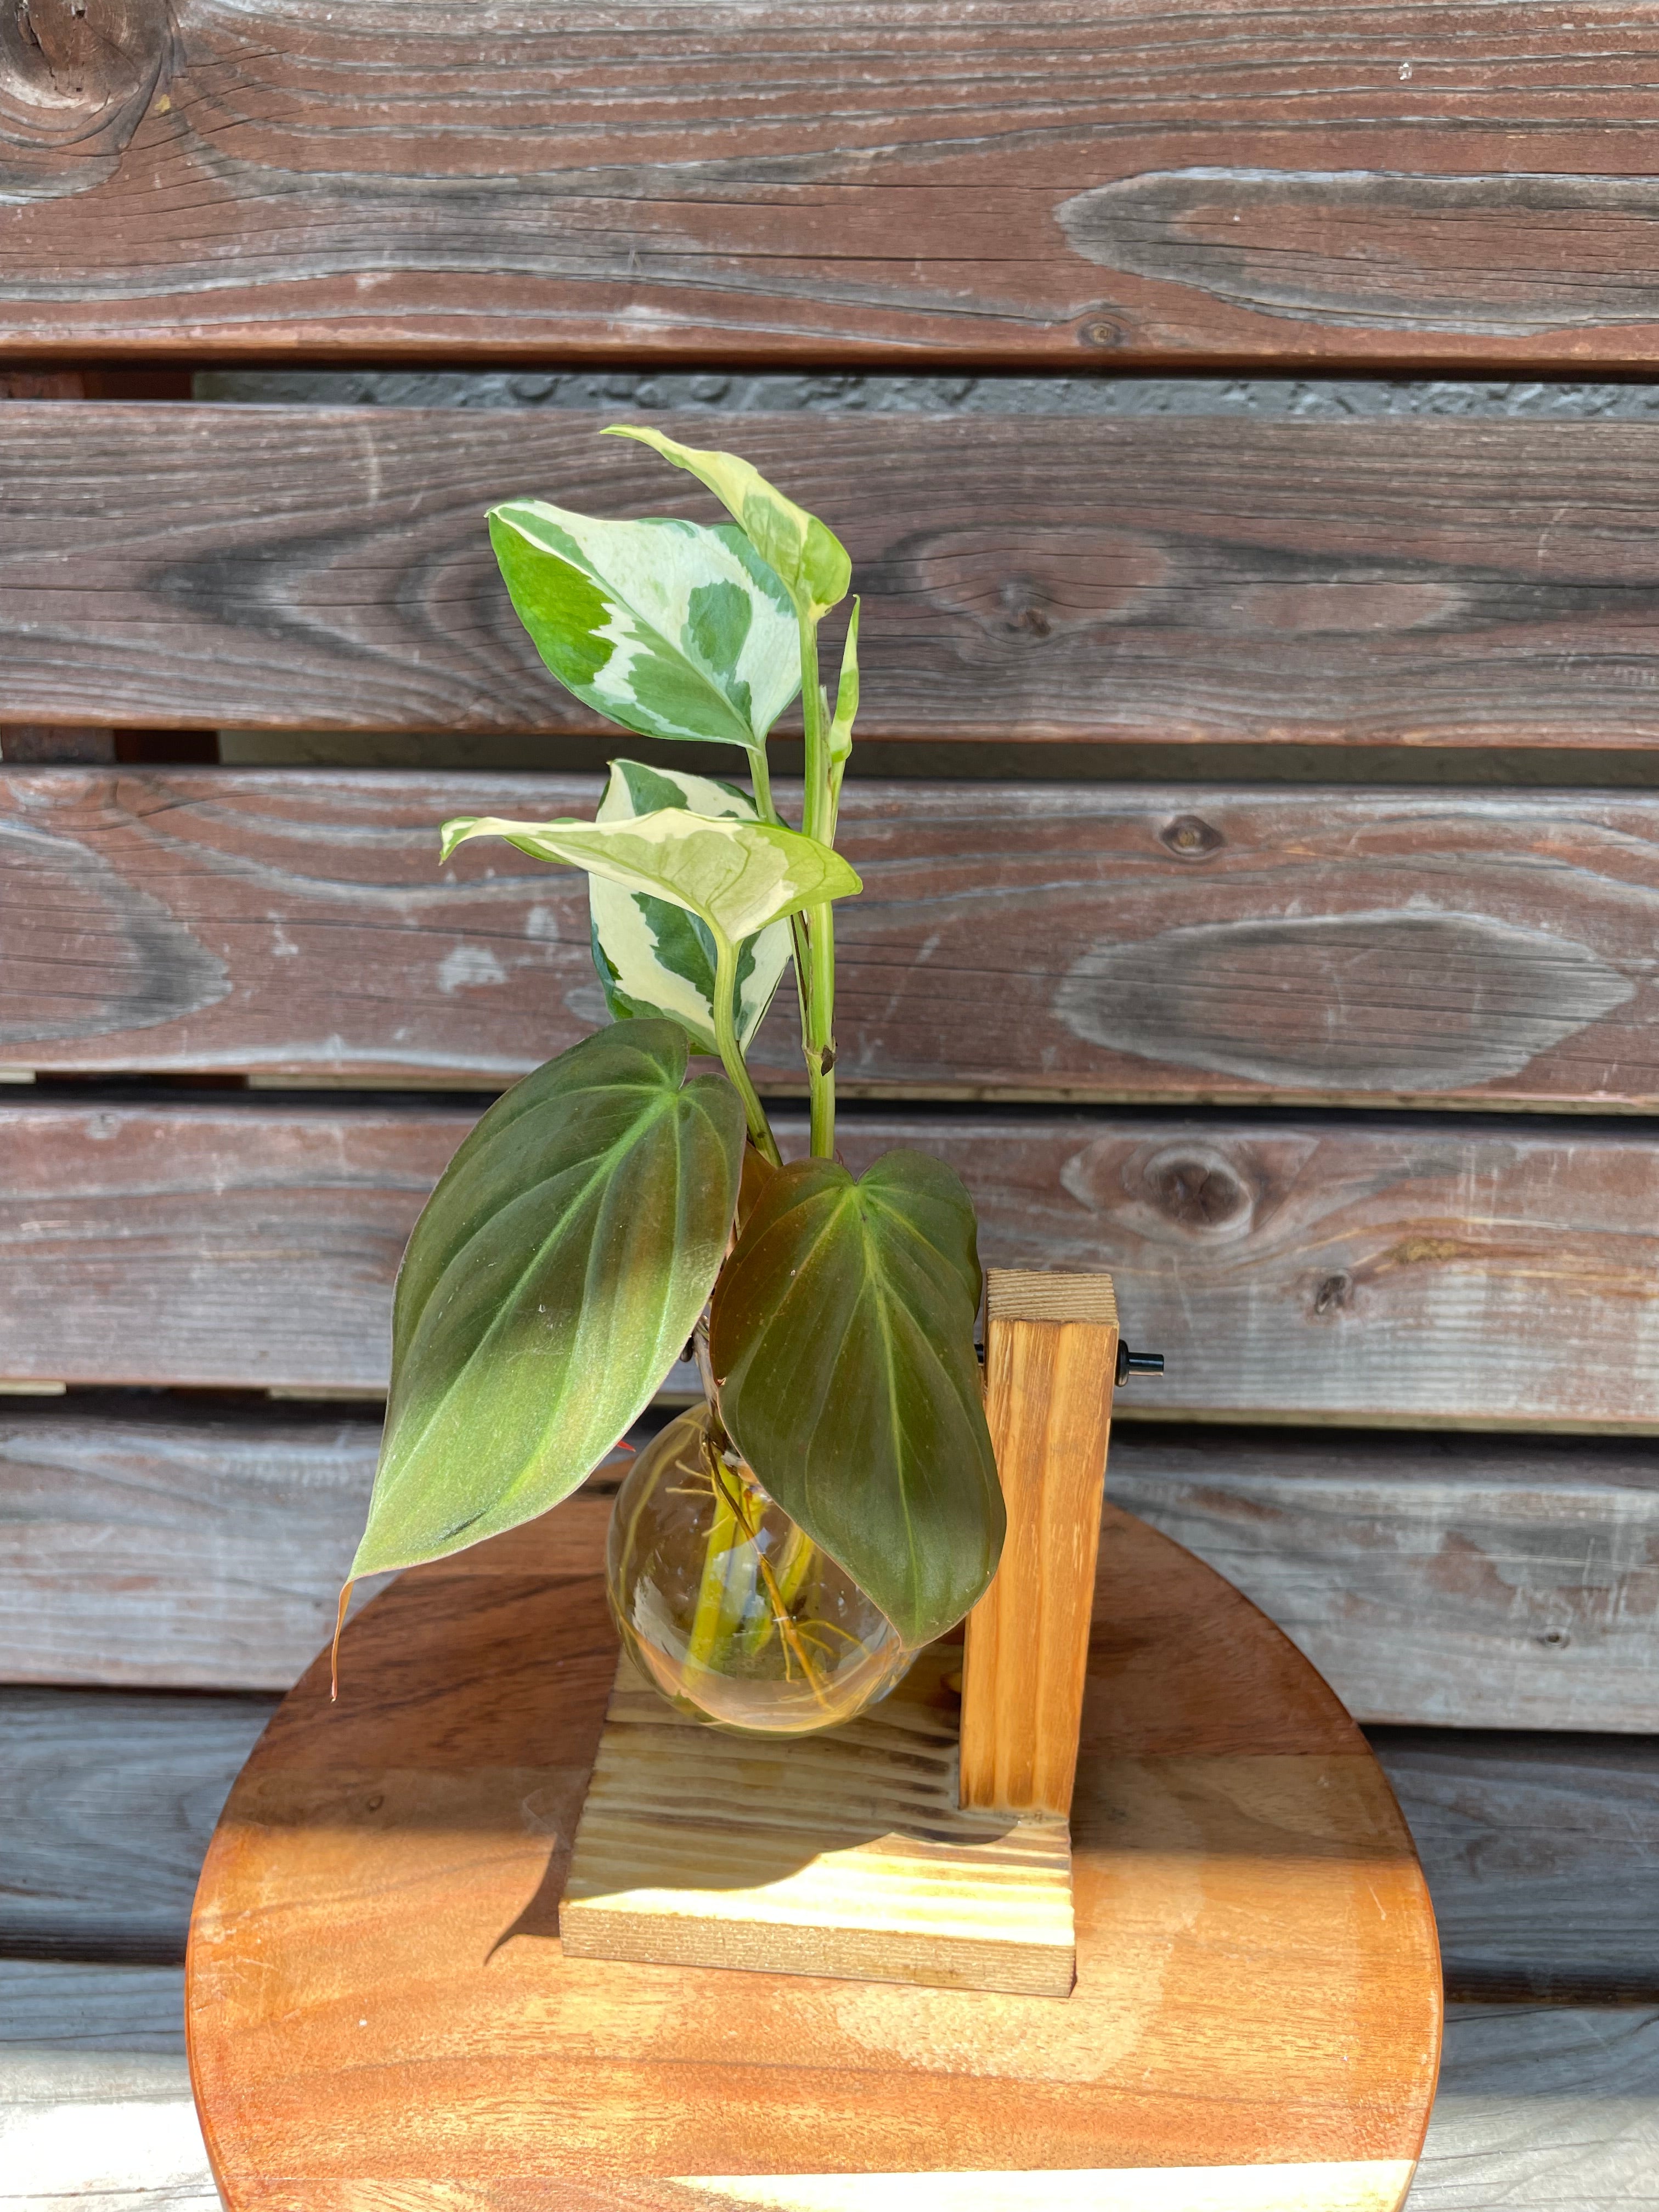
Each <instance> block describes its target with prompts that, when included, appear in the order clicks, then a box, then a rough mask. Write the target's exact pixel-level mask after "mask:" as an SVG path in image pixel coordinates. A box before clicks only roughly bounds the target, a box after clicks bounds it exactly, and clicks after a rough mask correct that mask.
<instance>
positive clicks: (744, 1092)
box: [714, 933, 783, 1167]
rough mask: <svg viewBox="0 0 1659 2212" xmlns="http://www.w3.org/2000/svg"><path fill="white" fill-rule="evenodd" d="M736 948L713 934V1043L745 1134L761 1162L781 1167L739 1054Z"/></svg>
mask: <svg viewBox="0 0 1659 2212" xmlns="http://www.w3.org/2000/svg"><path fill="white" fill-rule="evenodd" d="M737 998H738V948H737V946H736V945H733V944H732V942H731V941H730V939H727V938H725V937H722V936H720V934H719V933H716V935H715V939H714V1042H715V1043H716V1044H717V1045H718V1046H719V1047H720V1063H721V1065H722V1066H724V1068H725V1070H726V1073H727V1075H729V1076H730V1077H731V1079H732V1086H733V1088H734V1089H735V1090H736V1091H737V1094H738V1097H739V1098H741V1099H742V1101H743V1110H744V1115H746V1116H747V1118H748V1121H749V1133H750V1137H751V1138H752V1139H754V1143H755V1149H756V1151H757V1152H759V1153H760V1155H761V1157H762V1158H763V1159H766V1160H769V1161H770V1162H771V1164H772V1165H773V1166H774V1167H781V1166H782V1164H783V1161H782V1157H781V1154H780V1153H779V1151H778V1146H777V1139H775V1137H774V1136H773V1134H772V1125H771V1123H770V1122H769V1121H768V1120H767V1118H766V1109H765V1108H764V1107H763V1105H762V1104H761V1103H760V1099H759V1097H758V1096H757V1093H756V1091H755V1086H754V1085H753V1084H752V1083H751V1082H750V1080H749V1070H748V1069H747V1068H746V1067H745V1066H744V1064H743V1050H742V1048H741V1047H740V1046H739V1044H738V1021H737Z"/></svg>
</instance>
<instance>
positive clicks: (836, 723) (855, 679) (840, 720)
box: [826, 599, 863, 835]
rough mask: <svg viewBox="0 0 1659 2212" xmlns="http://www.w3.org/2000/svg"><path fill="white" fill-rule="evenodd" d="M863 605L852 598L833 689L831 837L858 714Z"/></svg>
mask: <svg viewBox="0 0 1659 2212" xmlns="http://www.w3.org/2000/svg"><path fill="white" fill-rule="evenodd" d="M862 604H863V602H862V601H861V600H859V599H854V602H853V612H852V617H851V619H850V620H849V621H848V625H847V642H846V643H845V645H843V646H842V649H841V681H840V682H839V683H838V684H836V711H835V712H834V714H831V715H830V717H829V744H828V746H827V748H826V750H827V751H828V753H829V805H830V808H831V815H830V821H831V825H832V829H831V834H832V835H833V824H834V819H835V817H834V811H833V810H834V807H835V805H836V800H837V799H839V798H840V797H841V780H842V776H844V775H846V773H847V763H848V759H849V757H851V754H852V750H853V724H854V720H855V719H856V717H857V714H858V711H859V609H860V606H861V605H862Z"/></svg>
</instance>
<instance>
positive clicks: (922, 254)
mask: <svg viewBox="0 0 1659 2212" xmlns="http://www.w3.org/2000/svg"><path fill="white" fill-rule="evenodd" d="M101 15H102V16H103V17H105V18H106V19H113V23H114V26H115V27H114V28H113V29H112V31H108V32H106V43H101V44H100V43H99V42H98V41H97V40H95V39H94V37H93V36H92V35H91V34H90V33H89V32H88V27H87V25H86V22H85V21H83V20H82V18H81V17H80V16H78V15H77V13H76V5H75V0H31V7H30V10H29V19H30V21H31V24H32V25H33V38H32V39H27V40H26V39H24V38H22V37H21V36H17V37H14V38H13V39H11V40H9V42H8V45H7V47H6V51H5V58H4V59H5V67H4V73H3V76H0V100H3V106H4V114H5V121H6V136H5V161H4V167H3V170H0V184H3V185H4V188H5V191H6V194H7V197H8V199H9V201H10V202H11V204H12V211H11V212H10V214H9V218H8V223H7V255H6V268H5V282H4V286H3V290H0V303H3V316H0V331H3V337H4V340H5V343H6V344H7V346H8V347H9V349H13V350H15V351H18V352H21V353H23V354H25V355H27V354H36V355H40V356H54V355H55V356H75V355H76V354H77V353H84V354H94V355H113V354H166V353H168V352H170V351H175V350H184V351H188V350H191V349H194V350H197V351H203V350H206V351H210V352H214V353H217V354H224V355H234V354H237V353H242V354H252V355H255V356H259V355H265V356H269V355H271V354H274V353H275V354H282V355H283V356H290V355H292V354H293V353H295V352H298V353H300V354H302V355H309V356H313V357H318V356H323V355H325V354H327V353H330V352H339V353H343V354H345V355H347V356H351V357H356V358H362V357H364V356H374V355H380V356H390V355H397V354H409V353H416V354H419V353H425V354H428V355H430V354H437V353H443V352H450V353H454V352H458V351H464V350H466V349H472V350H475V351H487V352H489V354H491V355H493V356H501V357H503V358H512V357H513V356H519V357H523V358H529V359H533V360H535V361H537V362H543V361H546V360H548V359H550V358H557V357H559V356H573V355H574V356H579V357H592V356H599V357H600V358H627V359H638V358H653V357H654V358H660V357H663V356H670V355H678V356H693V357H701V358H702V359H704V360H706V361H707V360H732V359H740V360H744V361H756V360H760V361H789V360H792V359H799V358H810V359H812V360H816V361H819V362H823V361H825V360H829V361H839V362H853V361H868V360H872V359H880V360H888V361H892V362H908V363H915V364H916V365H921V364H923V363H925V364H926V365H927V366H929V367H937V366H939V365H940V364H941V363H947V362H962V363H963V364H975V365H976V364H981V363H996V364H999V365H1005V366H1012V365H1016V364H1021V363H1027V362H1042V363H1046V364H1048V365H1059V366H1075V367H1077V368H1089V367H1096V368H1098V367H1103V366H1111V367H1120V366H1123V367H1146V366H1149V365H1152V364H1153V363H1161V362H1179V363H1181V364H1182V365H1183V366H1195V365H1197V364H1198V363H1200V362H1204V361H1206V360H1216V359H1221V360H1224V361H1225V362H1228V363H1229V364H1233V363H1239V362H1292V361H1297V360H1300V359H1306V358H1310V357H1316V358H1320V359H1325V360H1328V359H1332V358H1335V359H1339V360H1344V361H1348V362H1370V363H1373V364H1376V363H1386V364H1389V365H1392V366H1395V367H1401V366H1403V365H1405V364H1407V363H1421V364H1425V365H1426V364H1428V363H1431V362H1439V363H1447V362H1456V363H1458V364H1460V365H1462V366H1464V367H1466V368H1467V367H1468V366H1469V365H1471V364H1474V363H1485V364H1498V363H1503V364H1504V365H1506V366H1513V367H1519V366H1521V365H1522V364H1527V365H1528V366H1531V367H1534V368H1545V367H1547V368H1565V367H1566V366H1567V365H1569V364H1574V365H1586V366H1587V365H1589V364H1590V363H1599V364H1601V365H1602V366H1605V367H1613V366H1622V367H1636V368H1639V367H1642V366H1644V364H1645V363H1646V362H1647V361H1648V359H1649V358H1650V350H1651V345H1652V341H1653V331H1654V325H1656V323H1659V299H1656V295H1655V289H1654V286H1653V283H1652V282H1651V281H1650V277H1649V276H1648V274H1647V270H1648V256H1647V251H1646V248H1647V242H1648V234H1649V231H1650V227H1651V223H1652V219H1653V210H1654V199H1653V192H1652V185H1651V178H1650V168H1649V163H1648V159H1647V148H1646V143H1645V126H1646V124H1647V122H1648V118H1649V113H1650V101H1651V95H1652V93H1653V89H1654V86H1655V82H1656V78H1659V40H1656V33H1655V32H1654V30H1653V27H1652V26H1651V25H1650V23H1649V22H1648V21H1647V20H1646V18H1645V16H1644V15H1641V14H1635V15H1632V13H1631V12H1630V11H1628V10H1624V11H1621V10H1619V9H1613V8H1609V7H1604V6H1600V5H1592V6H1589V7H1588V8H1580V9H1574V10H1573V11H1572V12H1571V15H1565V16H1564V15H1552V16H1551V17H1550V18H1549V19H1548V21H1547V25H1546V24H1545V23H1544V22H1543V21H1541V19H1540V18H1539V16H1538V15H1537V12H1536V10H1535V9H1530V8H1528V7H1527V6H1525V5H1523V4H1522V0H1498V4H1489V5H1486V6H1480V5H1476V4H1473V3H1472V0H1441V3H1440V4H1436V5H1432V6H1419V7H1417V8H1415V9H1413V10H1412V11H1411V13H1410V15H1408V16H1407V17H1406V18H1404V19H1402V18H1401V15H1400V14H1399V12H1398V11H1397V10H1393V9H1382V8H1380V7H1377V6H1375V5H1366V6H1361V7H1358V8H1356V7H1354V6H1352V5H1351V4H1348V0H1299V4H1297V5H1293V6H1291V7H1287V8H1284V9H1276V10H1274V11H1273V12H1272V13H1271V14H1268V15H1263V14H1261V12H1260V11H1259V10H1255V9H1221V10H1216V9H1210V8H1204V7H1200V5H1198V4H1197V0H1182V4H1181V5H1178V6H1176V7H1175V8H1173V9H1171V8H1162V9H1154V8H1152V7H1150V6H1147V5H1146V4H1144V0H1138V4H1133V5H1129V6H1126V7H1123V8H1121V9H1114V10H1112V11H1111V12H1110V13H1109V14H1108V15H1105V16H1102V15H1100V14H1099V13H1098V12H1097V11H1093V10H1091V9H1088V8H1086V7H1085V6H1083V5H1081V4H1079V0H1034V4H1033V5H1031V6H1030V7H1029V8H1027V9H1023V10H1022V11H1021V12H1020V13H1019V15H1018V16H1017V17H1013V16H1010V15H1007V14H1006V12H1005V13H990V14H986V13H983V12H981V11H977V10H965V9H962V8H960V7H959V6H954V5H951V4H950V0H923V4H919V5H916V6H914V7H909V8H907V9H905V10H904V11H903V13H902V15H899V14H895V13H894V12H893V11H892V10H890V9H884V8H882V7H879V6H872V5H868V4H866V5H855V6H852V7H848V8H842V9H834V10H825V9H823V8H822V7H817V6H807V5H804V4H801V0H765V4H763V5H761V6H757V7H740V6H738V5H737V4H735V0H721V4H720V5H718V6H706V7H699V8H696V9H684V8H682V7H676V6H673V5H671V4H667V0H659V4H653V5H652V6H650V7H648V8H645V9H641V8H623V7H620V6H617V5H606V6H605V7H602V8H598V9H577V8H575V7H574V6H573V5H570V4H561V0H536V4H532V5H529V6H526V7H524V8H521V9H519V10H517V11H516V13H515V15H514V18H513V36H512V38H511V39H510V40H499V41H488V42H485V43H484V44H483V45H481V44H480V43H479V41H478V40H477V39H476V38H475V37H474V36H473V35H472V33H471V28H470V27H469V26H468V24H467V23H466V22H465V21H458V20H457V18H456V17H455V15H453V12H451V11H449V10H447V9H444V8H442V7H441V6H440V5H439V4H438V0H419V3H418V4H407V0H406V3H405V4H402V5H398V4H394V0H357V4H356V6H354V7H353V8H352V9H351V10H350V11H349V15H348V14H342V13H339V12H334V13H331V12H329V11H327V10H325V9H313V8H307V7H301V6H297V5H295V6H289V7H287V8H283V9H261V10H260V11H259V13H258V15H257V16H250V15H248V13H247V12H246V9H244V8H242V7H240V6H239V5H237V4H236V0H183V4H181V5H178V6H176V7H167V6H165V5H163V4H162V0H108V4H107V5H106V6H105V7H104V8H103V9H102V10H101Z"/></svg>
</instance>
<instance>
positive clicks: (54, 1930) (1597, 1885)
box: [0, 1505, 1659, 2203]
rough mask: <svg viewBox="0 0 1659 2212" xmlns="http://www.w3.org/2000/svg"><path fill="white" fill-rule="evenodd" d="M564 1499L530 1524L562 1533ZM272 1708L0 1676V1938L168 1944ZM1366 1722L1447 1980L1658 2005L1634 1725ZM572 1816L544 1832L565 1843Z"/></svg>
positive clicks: (54, 1950) (1644, 1785) (593, 1556)
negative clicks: (1603, 1731) (0, 1789)
mask: <svg viewBox="0 0 1659 2212" xmlns="http://www.w3.org/2000/svg"><path fill="white" fill-rule="evenodd" d="M571 1511H572V1509H571V1507H570V1506H568V1505H567V1506H565V1507H563V1508H562V1509H561V1510H560V1512H559V1514H557V1515H556V1516H553V1518H552V1519H551V1520H550V1522H548V1524H547V1526H546V1528H544V1529H543V1531H542V1535H541V1538H540V1539H538V1541H542V1542H545V1541H546V1540H548V1539H549V1538H550V1537H552V1536H555V1535H556V1536H557V1541H558V1544H559V1545H560V1546H562V1545H563V1544H564V1543H565V1542H566V1541H567V1534H560V1533H559V1532H558V1522H559V1521H560V1520H561V1519H563V1518H565V1517H566V1516H568V1515H570V1513H571ZM567 1533H568V1532H567ZM544 1557H546V1558H548V1559H550V1561H551V1562H552V1563H553V1565H555V1566H556V1568H558V1569H559V1570H560V1571H561V1572H562V1570H563V1569H564V1568H565V1567H572V1568H574V1567H575V1566H577V1565H579V1564H580V1565H581V1566H582V1568H583V1571H585V1572H588V1573H591V1572H592V1571H595V1569H596V1567H597V1563H598V1560H599V1543H598V1542H597V1541H593V1542H590V1543H589V1544H588V1545H587V1546H586V1558H585V1559H581V1560H580V1561H579V1559H578V1557H577V1554H576V1553H574V1552H564V1551H549V1552H545V1553H544ZM1125 1634H1126V1638H1127V1636H1128V1635H1129V1630H1128V1629H1127V1628H1126V1631H1125ZM1206 1648H1207V1647H1206ZM1126 1649H1127V1645H1126ZM1203 1657H1204V1652H1203V1650H1200V1654H1199V1656H1198V1660H1197V1662H1195V1663H1196V1664H1197V1665H1198V1666H1199V1668H1200V1674H1201V1666H1202V1663H1203ZM596 1663H597V1662H596ZM599 1671H600V1674H601V1675H602V1676H604V1678H605V1680H602V1681H601V1683H600V1686H599V1690H598V1691H597V1692H595V1695H596V1696H599V1698H600V1699H601V1702H602V1699H603V1692H604V1687H605V1681H608V1680H609V1675H608V1672H607V1671H606V1669H605V1668H603V1667H602V1668H600V1669H599ZM1183 1694H1184V1692H1183ZM1192 1694H1193V1695H1194V1697H1196V1696H1197V1695H1198V1694H1199V1692H1198V1690H1197V1689H1195V1688H1194V1690H1193V1691H1192ZM269 1711H270V1701H269V1700H265V1699H228V1698H211V1699H204V1698H202V1697H200V1696H199V1695H189V1694H183V1695H173V1696H170V1697H169V1696H157V1695H151V1696H149V1697H133V1696H131V1695H129V1694H126V1693H122V1692H86V1691H73V1690H37V1691H32V1692H27V1693H26V1695H24V1696H23V1697H22V1698H21V1701H20V1693H18V1692H4V1693H0V1755H3V1758H4V1760H5V1771H6V1775H7V1782H8V1790H9V1794H8V1796H6V1797H5V1798H3V1799H0V1863H3V1865H4V1867H5V1870H6V1899H5V1902H4V1905H3V1917H0V1954H3V1953H5V1952H10V1953H13V1954H18V1953H22V1954H28V1955H30V1956H34V1957H44V1958H63V1957H67V1958H69V1959H70V1960H82V1961H84V1960H98V1959H100V1958H101V1959H106V1960H127V1961H131V1960H141V1959H149V1960H177V1959H178V1958H179V1957H181V1956H182V1955H183V1950H184V1943H185V1927H186V1920H187V1916H188V1912H189V1908H190V1899H191V1891H192V1888H193V1887H194V1885H195V1881H196V1878H197V1869H198V1868H199V1866H200V1863H201V1859H202V1854H203V1852H204V1850H205V1848H206V1845H207V1842H208V1838H209V1834H210V1831H211V1828H212V1825H213V1821H214V1820H215V1818H216V1814H217V1813H218V1810H219V1808H220V1806H221V1805H222V1802H223V1801H224V1799H225V1796H226V1795H227V1794H228V1790H229V1789H230V1786H231V1784H232V1783H233V1781H234V1778H235V1775H236V1771H237V1769H238V1767H239V1766H240V1764H241V1762H242V1760H243V1759H245V1758H246V1755H247V1753H248V1751H249V1749H250V1748H251V1747H252V1742H253V1741H254V1740H255V1738H256V1737H257V1736H258V1732H259V1729H260V1727H261V1726H262V1724H263V1723H264V1719H265V1718H266V1717H267V1716H268V1714H269ZM1372 1735H1373V1738H1374V1742H1375V1747H1376V1752H1377V1754H1378V1757H1379V1759H1380V1760H1381V1762H1382V1765H1383V1771H1384V1772H1385V1773H1386V1774H1387V1776H1388V1778H1389V1782H1390V1784H1391V1785H1392V1787H1393V1788H1394V1790H1395V1793H1396V1795H1397V1796H1398V1799H1399V1802H1400V1804H1401V1809H1402V1810H1403V1811H1404V1813H1405V1815H1406V1818H1407V1821H1408V1822H1409V1824H1410V1826H1411V1828H1412V1832H1413V1838H1414V1839H1415V1842H1416V1844H1417V1848H1418V1850H1419V1853H1420V1855H1421V1857H1422V1860H1423V1864H1424V1869H1425V1874H1426V1875H1427V1879H1428V1883H1429V1889H1430V1893H1431V1898H1432V1899H1433V1903H1434V1908H1435V1913H1436V1917H1437V1920H1438V1923H1439V1928H1440V1941H1441V1948H1442V1952H1443V1959H1444V1965H1445V1973H1446V1981H1447V1987H1448V1989H1449V1992H1450V1993H1451V1995H1453V1996H1457V1997H1460V1998H1464V1999H1471V1998H1481V1997H1485V1998H1496V1999H1502V2000H1503V2001H1505V2002H1518V2001H1522V2000H1526V1999H1529V1998H1536V1997H1539V1996H1545V1997H1548V1998H1550V1999H1552V2000H1553V2001H1559V2002H1602V2003H1609V2002H1625V2003H1630V2002H1659V1935H1656V1930H1659V1747H1656V1743H1655V1741H1654V1740H1653V1739H1651V1738H1650V1739H1647V1740H1643V1739H1631V1738H1622V1739H1621V1738H1614V1737H1608V1736H1599V1737H1598V1736H1590V1735H1543V1734H1535V1733H1534V1734H1520V1733H1516V1734H1506V1733H1504V1732H1500V1731H1492V1732H1490V1733H1482V1732H1479V1731H1473V1730H1471V1731H1460V1730H1444V1729H1437V1730H1411V1729H1376V1730H1373V1731H1372ZM1102 1747H1103V1740H1100V1741H1097V1745H1096V1748H1097V1751H1098V1750H1100V1749H1101V1748H1102ZM14 1774H15V1776H16V1778H17V1782H16V1786H15V1789H14V1788H13V1786H12V1785H13V1777H14ZM554 1825H555V1826H558V1822H557V1820H556V1818H555V1820H554ZM573 1827H574V1820H573V1821H571V1822H570V1823H568V1825H567V1826H565V1827H564V1828H563V1829H562V1830H561V1833H562V1836H563V1838H564V1841H565V1846H566V1847H567V1848H568V1842H569V1838H570V1834H571V1830H572V1828H573ZM3 2201H4V2200H3V2198H0V2203H3Z"/></svg>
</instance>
